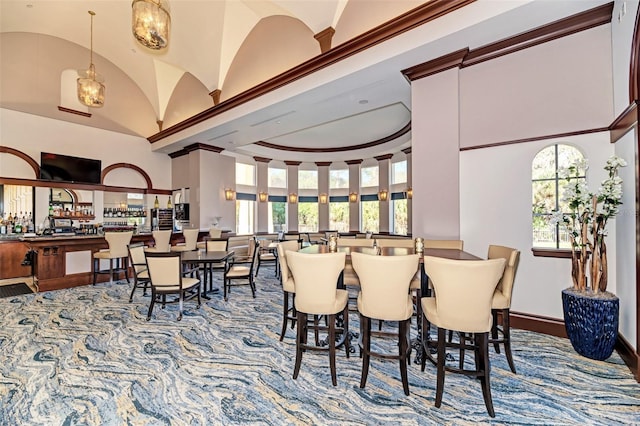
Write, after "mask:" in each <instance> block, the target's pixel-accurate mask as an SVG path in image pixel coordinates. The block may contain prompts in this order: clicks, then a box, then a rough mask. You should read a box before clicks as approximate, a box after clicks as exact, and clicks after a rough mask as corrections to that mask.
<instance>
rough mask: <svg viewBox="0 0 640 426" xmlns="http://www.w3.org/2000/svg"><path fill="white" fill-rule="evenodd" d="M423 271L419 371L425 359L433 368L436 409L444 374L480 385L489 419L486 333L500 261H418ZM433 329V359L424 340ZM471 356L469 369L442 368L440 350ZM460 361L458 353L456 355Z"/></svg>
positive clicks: (502, 264)
mask: <svg viewBox="0 0 640 426" xmlns="http://www.w3.org/2000/svg"><path fill="white" fill-rule="evenodd" d="M424 267H425V270H426V272H427V274H428V275H429V278H430V279H431V281H432V282H433V286H434V288H435V297H423V298H422V300H421V302H422V312H423V317H422V333H423V339H422V347H423V357H422V371H424V368H425V363H426V359H427V358H429V360H430V361H431V362H432V363H434V364H435V365H436V370H437V378H436V401H435V405H436V407H440V405H441V404H442V394H443V391H444V375H445V371H449V372H454V373H461V374H465V375H467V376H473V377H476V378H478V379H479V380H480V384H481V387H482V395H483V397H484V403H485V406H486V408H487V412H488V413H489V415H490V416H491V417H495V411H494V409H493V401H492V398H491V386H490V363H489V351H488V348H489V332H490V331H491V326H492V316H491V303H492V299H493V293H494V291H495V289H496V286H497V285H498V281H499V280H500V278H501V277H502V273H503V271H504V267H505V260H504V259H489V260H452V259H444V258H439V257H433V256H425V257H424ZM431 324H433V325H434V326H435V327H437V329H438V338H437V344H436V347H437V359H436V360H434V359H433V355H432V354H431V352H430V349H431V347H432V346H433V342H432V341H430V340H429V339H427V338H426V336H427V332H428V330H429V326H430V325H431ZM447 330H451V331H456V332H458V333H459V335H460V339H459V341H457V342H455V341H448V340H447V338H446V337H447V336H446V332H447ZM448 347H450V348H454V349H458V350H459V351H465V350H467V349H469V350H473V351H474V355H475V356H474V358H475V359H474V361H475V368H474V369H473V370H471V369H465V368H464V365H463V363H462V362H461V363H460V364H461V365H459V368H456V367H453V366H449V365H445V358H446V352H445V351H446V348H448ZM460 356H461V358H460V359H461V360H462V356H463V354H462V353H461V354H460Z"/></svg>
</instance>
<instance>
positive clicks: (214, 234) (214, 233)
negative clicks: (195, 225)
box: [209, 227, 222, 239]
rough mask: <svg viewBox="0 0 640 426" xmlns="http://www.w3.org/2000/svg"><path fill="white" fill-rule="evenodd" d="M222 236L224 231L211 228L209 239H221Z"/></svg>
mask: <svg viewBox="0 0 640 426" xmlns="http://www.w3.org/2000/svg"><path fill="white" fill-rule="evenodd" d="M221 236H222V229H220V228H215V227H211V228H209V238H212V239H214V238H220V237H221Z"/></svg>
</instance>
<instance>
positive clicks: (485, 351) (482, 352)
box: [475, 333, 496, 417]
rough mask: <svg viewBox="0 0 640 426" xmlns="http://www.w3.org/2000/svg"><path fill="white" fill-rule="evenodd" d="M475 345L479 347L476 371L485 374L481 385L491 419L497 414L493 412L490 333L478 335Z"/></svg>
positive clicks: (482, 375) (476, 335)
mask: <svg viewBox="0 0 640 426" xmlns="http://www.w3.org/2000/svg"><path fill="white" fill-rule="evenodd" d="M475 343H476V345H477V346H478V355H479V356H478V358H477V359H476V369H479V370H480V371H481V372H482V373H483V374H481V375H480V377H479V379H480V384H481V385H482V396H483V397H484V404H485V406H486V407H487V412H488V413H489V415H490V416H491V417H495V416H496V413H495V411H494V410H493V401H492V399H491V384H490V380H489V376H490V365H489V333H476V334H475Z"/></svg>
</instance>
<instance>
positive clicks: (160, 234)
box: [146, 229, 171, 252]
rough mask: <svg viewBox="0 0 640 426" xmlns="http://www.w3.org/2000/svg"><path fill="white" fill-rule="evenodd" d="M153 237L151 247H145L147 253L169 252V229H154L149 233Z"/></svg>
mask: <svg viewBox="0 0 640 426" xmlns="http://www.w3.org/2000/svg"><path fill="white" fill-rule="evenodd" d="M151 235H152V236H153V242H154V245H153V247H147V248H146V251H148V252H168V251H171V229H163V230H160V229H156V230H154V231H152V232H151Z"/></svg>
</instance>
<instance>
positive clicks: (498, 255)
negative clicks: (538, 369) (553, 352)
mask: <svg viewBox="0 0 640 426" xmlns="http://www.w3.org/2000/svg"><path fill="white" fill-rule="evenodd" d="M487 258H488V259H505V262H506V265H505V268H504V273H503V274H502V278H501V279H500V281H499V282H498V286H497V287H496V290H495V292H494V293H493V300H492V302H491V314H492V316H493V323H492V327H491V339H490V340H489V343H493V347H494V349H495V351H496V352H497V353H500V343H502V344H503V345H504V354H505V356H506V357H507V362H508V363H509V368H511V371H512V372H513V373H515V372H516V367H515V365H514V364H513V357H512V355H511V321H510V319H509V312H510V309H511V295H512V293H513V282H514V280H515V278H516V272H517V271H518V264H519V263H520V251H519V250H517V249H514V248H511V247H505V246H498V245H490V246H489V252H488V254H487ZM498 315H499V316H500V317H501V319H502V325H501V326H500V321H499V318H498Z"/></svg>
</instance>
